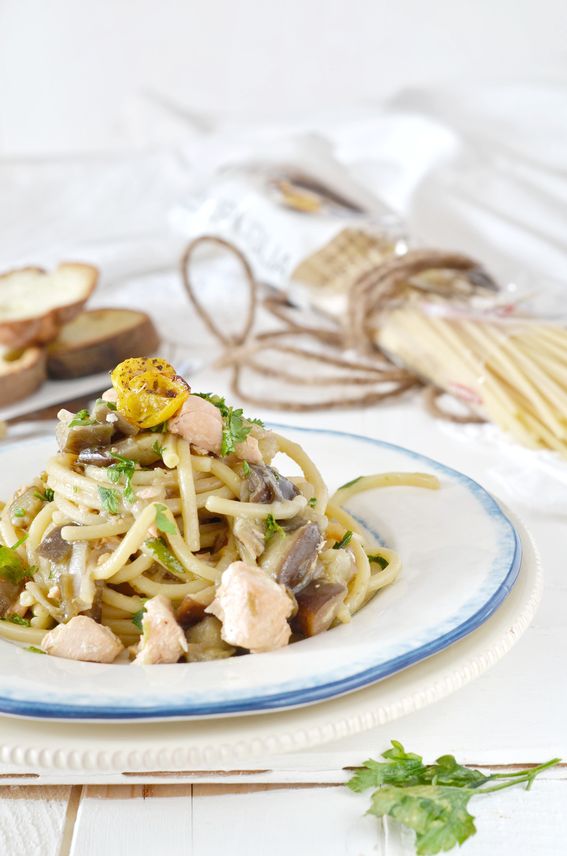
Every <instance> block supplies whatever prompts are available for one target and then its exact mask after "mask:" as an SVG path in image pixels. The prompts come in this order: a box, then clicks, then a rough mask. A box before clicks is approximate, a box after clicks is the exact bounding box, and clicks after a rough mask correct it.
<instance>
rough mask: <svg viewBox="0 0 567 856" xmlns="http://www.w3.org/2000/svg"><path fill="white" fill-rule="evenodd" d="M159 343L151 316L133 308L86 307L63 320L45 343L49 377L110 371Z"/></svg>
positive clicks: (152, 350) (151, 349)
mask: <svg viewBox="0 0 567 856" xmlns="http://www.w3.org/2000/svg"><path fill="white" fill-rule="evenodd" d="M158 345H159V336H158V333H157V330H156V328H155V327H154V324H153V321H152V320H151V318H150V317H149V316H148V315H146V314H145V312H137V311H134V310H133V309H89V310H86V311H85V312H81V314H80V315H78V316H77V317H76V318H75V319H74V320H73V321H71V322H70V323H69V324H66V325H65V327H63V328H62V329H61V331H60V333H59V336H58V337H57V339H55V341H54V342H51V344H50V345H49V347H48V356H47V372H48V374H49V377H52V378H57V379H69V378H75V377H84V376H85V375H89V374H96V373H98V372H104V371H110V370H111V369H113V368H114V367H115V366H116V365H117V363H120V362H122V360H126V359H128V357H145V356H147V355H148V354H151V353H153V352H154V351H155V350H156V348H157V346H158Z"/></svg>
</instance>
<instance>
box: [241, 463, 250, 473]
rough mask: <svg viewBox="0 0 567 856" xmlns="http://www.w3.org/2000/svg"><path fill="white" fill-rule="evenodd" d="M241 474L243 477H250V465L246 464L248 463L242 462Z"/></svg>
mask: <svg viewBox="0 0 567 856" xmlns="http://www.w3.org/2000/svg"><path fill="white" fill-rule="evenodd" d="M242 472H243V473H244V475H245V476H249V475H250V464H249V463H248V461H242Z"/></svg>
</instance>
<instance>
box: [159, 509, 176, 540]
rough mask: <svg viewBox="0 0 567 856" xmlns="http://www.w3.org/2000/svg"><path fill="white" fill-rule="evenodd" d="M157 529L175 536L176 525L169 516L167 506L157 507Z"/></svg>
mask: <svg viewBox="0 0 567 856" xmlns="http://www.w3.org/2000/svg"><path fill="white" fill-rule="evenodd" d="M156 527H157V529H158V530H159V531H160V532H167V534H168V535H173V534H174V533H175V531H176V526H175V523H174V522H173V520H172V519H171V518H170V517H168V516H167V506H166V505H161V504H157V505H156Z"/></svg>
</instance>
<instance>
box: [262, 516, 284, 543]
mask: <svg viewBox="0 0 567 856" xmlns="http://www.w3.org/2000/svg"><path fill="white" fill-rule="evenodd" d="M265 533H266V539H267V540H269V539H270V538H272V536H273V535H275V534H276V533H278V534H279V535H285V531H284V529H283V527H282V526H280V524H279V523H278V521H277V520H276V518H275V517H274V515H273V514H268V516H267V517H266V523H265Z"/></svg>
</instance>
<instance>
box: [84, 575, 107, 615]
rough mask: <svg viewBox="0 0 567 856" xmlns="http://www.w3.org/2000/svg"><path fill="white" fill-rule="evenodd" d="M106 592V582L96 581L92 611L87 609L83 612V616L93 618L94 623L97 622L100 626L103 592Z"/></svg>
mask: <svg viewBox="0 0 567 856" xmlns="http://www.w3.org/2000/svg"><path fill="white" fill-rule="evenodd" d="M103 591H104V580H96V582H95V593H94V597H93V602H92V606H91V608H90V609H85V611H84V612H81V615H86V616H87V618H92V619H93V621H96V622H97V624H100V623H101V621H102V592H103Z"/></svg>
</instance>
